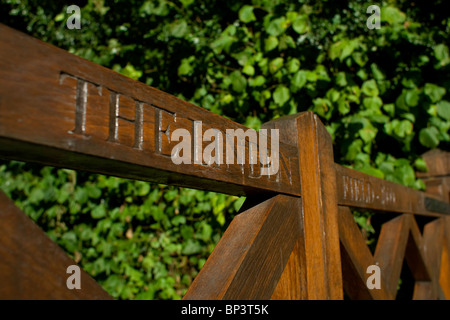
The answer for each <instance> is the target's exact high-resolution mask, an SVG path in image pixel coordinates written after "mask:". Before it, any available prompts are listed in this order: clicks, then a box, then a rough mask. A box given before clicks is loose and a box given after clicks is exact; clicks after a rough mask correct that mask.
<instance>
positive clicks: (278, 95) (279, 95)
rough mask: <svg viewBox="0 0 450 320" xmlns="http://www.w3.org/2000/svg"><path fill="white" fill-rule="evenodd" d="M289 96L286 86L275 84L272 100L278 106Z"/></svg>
mask: <svg viewBox="0 0 450 320" xmlns="http://www.w3.org/2000/svg"><path fill="white" fill-rule="evenodd" d="M290 97H291V95H290V93H289V89H288V88H286V87H285V86H284V85H279V86H277V88H276V89H275V91H274V93H273V100H274V101H275V103H276V104H277V105H279V106H282V105H284V104H285V103H286V102H287V101H288V100H289V98H290Z"/></svg>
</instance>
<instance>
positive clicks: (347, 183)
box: [335, 164, 450, 217]
mask: <svg viewBox="0 0 450 320" xmlns="http://www.w3.org/2000/svg"><path fill="white" fill-rule="evenodd" d="M335 168H336V184H337V190H338V203H339V205H343V206H350V207H355V208H363V209H372V210H379V211H390V212H398V213H413V214H419V215H426V216H436V217H438V216H442V215H449V214H450V204H449V203H447V202H443V201H441V200H438V199H435V198H433V196H432V195H427V194H426V193H424V192H420V191H417V190H414V189H411V188H408V187H405V186H403V185H400V184H397V183H393V182H390V181H386V180H383V179H379V178H376V177H373V176H370V175H367V174H364V173H362V172H359V171H356V170H352V169H349V168H346V167H343V166H341V165H338V164H336V165H335Z"/></svg>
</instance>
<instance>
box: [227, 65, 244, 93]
mask: <svg viewBox="0 0 450 320" xmlns="http://www.w3.org/2000/svg"><path fill="white" fill-rule="evenodd" d="M230 79H231V86H232V88H233V90H234V91H236V92H243V91H244V90H245V88H246V87H247V79H246V78H245V77H244V76H243V75H242V74H241V72H240V71H238V70H236V71H233V72H232V73H231V74H230Z"/></svg>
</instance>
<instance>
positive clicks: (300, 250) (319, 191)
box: [263, 112, 343, 300]
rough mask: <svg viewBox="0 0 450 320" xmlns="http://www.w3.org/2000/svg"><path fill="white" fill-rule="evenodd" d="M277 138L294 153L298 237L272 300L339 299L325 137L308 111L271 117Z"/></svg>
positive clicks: (332, 181) (331, 174)
mask: <svg viewBox="0 0 450 320" xmlns="http://www.w3.org/2000/svg"><path fill="white" fill-rule="evenodd" d="M263 127H264V128H267V129H269V128H271V129H279V133H280V141H282V142H284V143H287V144H291V145H294V146H296V147H297V148H298V152H299V166H300V180H301V186H302V210H301V212H298V214H299V215H300V221H301V224H302V228H301V233H300V237H299V238H298V240H297V243H296V245H295V247H294V249H293V251H292V253H291V256H290V258H289V260H288V263H287V266H286V268H285V270H284V272H283V274H282V276H281V279H280V281H279V282H278V286H277V288H276V290H275V292H274V294H273V295H272V298H273V299H308V300H314V299H343V287H342V271H341V257H340V247H339V228H338V206H337V191H336V173H335V166H334V159H333V146H332V140H331V136H330V135H329V133H328V132H327V130H326V128H325V126H324V125H323V124H322V123H321V122H320V120H319V118H318V117H317V116H316V115H314V114H313V113H312V112H305V113H302V114H299V115H294V116H288V117H285V118H280V119H277V120H275V121H271V122H269V123H267V124H265V125H264V126H263Z"/></svg>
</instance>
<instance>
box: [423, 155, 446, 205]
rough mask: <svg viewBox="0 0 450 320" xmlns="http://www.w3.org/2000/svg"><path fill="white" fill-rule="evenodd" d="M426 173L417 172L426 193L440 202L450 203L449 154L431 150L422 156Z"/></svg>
mask: <svg viewBox="0 0 450 320" xmlns="http://www.w3.org/2000/svg"><path fill="white" fill-rule="evenodd" d="M422 157H423V159H424V160H425V162H426V164H427V167H428V171H427V172H419V173H417V176H418V177H419V178H421V179H422V180H423V181H424V182H425V185H426V186H427V193H430V194H433V195H434V196H436V197H438V198H439V199H441V200H442V201H446V202H449V201H450V152H444V151H442V150H437V149H435V150H431V151H428V152H427V153H425V154H423V156H422Z"/></svg>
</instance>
